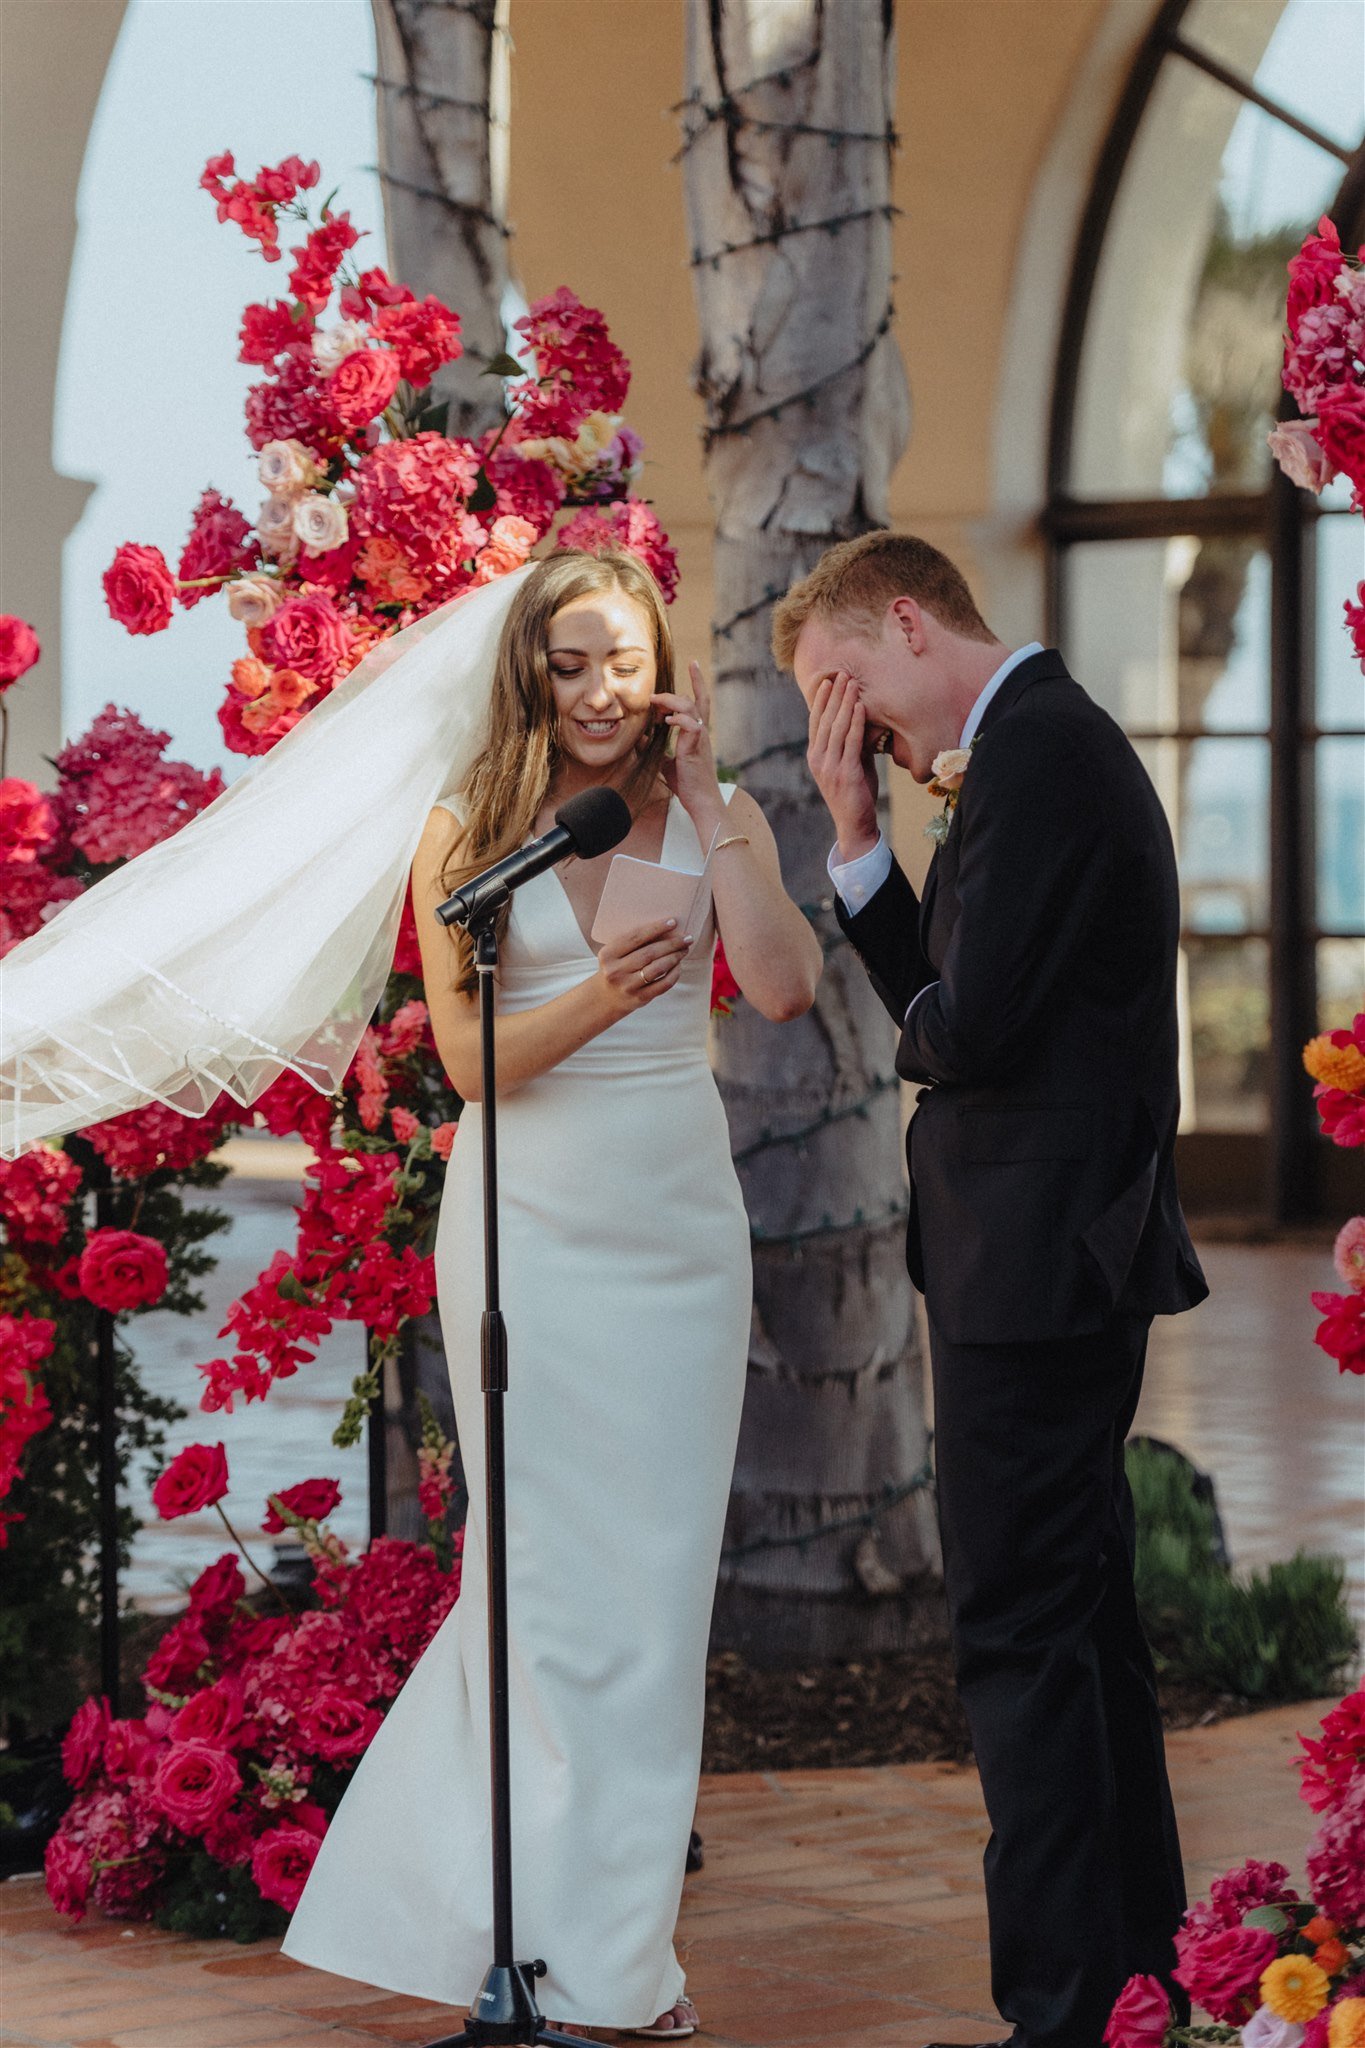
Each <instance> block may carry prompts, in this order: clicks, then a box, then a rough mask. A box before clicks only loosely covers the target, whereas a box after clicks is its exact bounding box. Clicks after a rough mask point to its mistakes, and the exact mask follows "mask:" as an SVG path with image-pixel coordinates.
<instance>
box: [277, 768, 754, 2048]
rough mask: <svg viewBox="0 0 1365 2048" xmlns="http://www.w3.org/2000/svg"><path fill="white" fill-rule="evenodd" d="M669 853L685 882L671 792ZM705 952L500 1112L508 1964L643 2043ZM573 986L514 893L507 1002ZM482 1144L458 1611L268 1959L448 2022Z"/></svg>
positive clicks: (465, 1652) (661, 1823)
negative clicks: (528, 1967) (429, 2005)
mask: <svg viewBox="0 0 1365 2048" xmlns="http://www.w3.org/2000/svg"><path fill="white" fill-rule="evenodd" d="M449 808H452V809H453V808H454V806H453V805H450V806H449ZM662 859H663V862H664V863H665V864H666V865H668V866H676V867H687V868H693V869H695V870H696V871H698V872H700V870H701V867H702V849H701V846H700V844H699V842H698V839H697V835H696V833H695V831H694V830H693V827H692V824H691V820H690V819H689V818H688V816H687V813H686V812H685V811H684V810H683V808H682V806H681V805H680V804H679V803H678V802H677V800H676V799H674V800H673V802H672V803H671V804H670V806H669V814H668V823H667V828H666V831H665V837H664V845H663V853H662ZM713 945H714V931H713V928H712V926H711V925H710V923H709V921H708V925H707V927H706V929H705V930H703V931H701V932H699V933H698V935H697V943H696V945H695V946H694V947H693V949H692V952H691V954H690V956H689V958H688V960H687V961H686V963H685V964H684V967H683V970H682V973H681V976H680V978H679V981H678V983H677V985H676V986H675V987H674V988H673V989H672V990H671V991H670V992H669V993H668V994H667V995H665V996H661V997H659V998H658V999H657V1000H656V1001H654V1002H652V1003H649V1004H646V1005H645V1007H644V1008H642V1009H640V1010H637V1011H635V1012H633V1013H632V1014H631V1015H629V1016H628V1017H626V1018H623V1019H622V1020H621V1022H619V1023H617V1024H615V1025H613V1026H612V1027H611V1028H610V1029H609V1030H607V1031H605V1032H603V1033H602V1034H601V1035H600V1036H599V1037H597V1038H595V1039H593V1040H591V1041H590V1043H589V1044H587V1045H585V1046H584V1047H583V1048H582V1049H581V1050H580V1051H578V1052H576V1053H573V1054H572V1055H571V1056H570V1057H569V1058H568V1059H566V1060H563V1061H561V1063H560V1064H559V1065H558V1066H557V1067H555V1068H553V1069H552V1070H551V1071H550V1072H549V1073H546V1074H544V1075H542V1076H540V1077H539V1078H538V1079H536V1080H534V1081H531V1082H529V1083H527V1084H526V1085H525V1086H523V1087H520V1088H517V1089H515V1090H512V1091H510V1092H509V1093H508V1094H507V1095H506V1096H500V1097H499V1101H498V1141H499V1171H500V1185H499V1193H500V1209H499V1214H500V1227H501V1255H502V1279H503V1301H504V1307H505V1313H506V1319H507V1330H508V1350H509V1391H508V1394H507V1397H506V1434H507V1501H508V1584H509V1610H510V1615H509V1622H510V1636H511V1658H510V1665H511V1779H512V1835H513V1851H514V1893H513V1901H514V1926H515V1935H516V1953H517V1957H518V1959H530V1958H532V1957H544V1958H545V1960H546V1961H547V1963H548V1965H549V1975H548V1977H547V1978H546V1979H545V1980H544V1982H543V1983H541V1984H540V1985H539V1986H538V1990H537V1995H538V1998H539V2002H540V2005H541V2009H542V2011H544V2012H546V2013H547V2014H549V2015H550V2016H551V2017H552V2018H553V2019H556V2020H572V2021H578V2022H579V2023H581V2024H584V2025H599V2026H647V2025H649V2023H650V2022H651V2021H653V2020H654V2019H655V2018H656V2016H657V2015H658V2014H660V2013H662V2012H665V2011H667V2010H668V2008H669V2007H670V2006H671V2005H672V2004H673V2003H674V2001H675V2000H676V1999H677V1998H679V1997H680V1996H681V1995H682V1992H683V1984H684V1978H683V1971H682V1969H681V1967H680V1965H679V1963H678V1960H677V1958H676V1956H675V1954H674V1950H673V1942H672V1936H673V1929H674V1924H675V1921H676V1917H677V1911H678V1902H679V1897H680V1894H681V1890H682V1880H683V1870H684V1860H685V1855H686V1849H687V1842H688V1834H689V1830H690V1828H691V1825H692V1817H693V1809H694V1803H695V1798H696V1790H697V1777H698V1771H699V1766H700V1757H701V1736H702V1711H703V1699H704V1681H705V1660H706V1645H707V1637H708V1632H709V1627H710V1618H711V1603H712V1596H713V1592H714V1587H715V1578H716V1569H717V1562H718V1558H719V1553H720V1545H721V1532H722V1527H723V1523H724V1518H725V1507H726V1500H727V1497H728V1493H729V1487H730V1479H731V1472H732V1468H733V1464H734V1456H735V1445H736V1440H737V1437H738V1431H739V1416H740V1406H741V1402H742V1399H743V1393H744V1379H745V1361H746V1355H747V1350H748V1336H749V1316H750V1296H751V1271H750V1253H749V1231H748V1224H747V1221H746V1218H745V1213H744V1207H743V1204H742V1201H741V1199H740V1192H739V1186H738V1182H737V1181H736V1178H735V1173H734V1169H733V1167H732V1165H731V1161H730V1147H729V1137H728V1132H727V1127H726V1121H725V1115H724V1111H723V1109H722V1106H721V1102H720V1098H719V1095H718V1094H717V1091H716V1087H715V1083H714V1081H713V1079H712V1075H711V1072H710V1068H709V1066H708V1063H707V1055H706V1040H707V1026H708V1017H709V1010H710V991H711V960H712V952H713ZM592 971H593V954H592V950H591V948H590V946H589V945H588V942H587V940H586V939H585V938H584V936H583V933H582V931H581V929H580V926H579V924H578V920H577V917H576V915H575V912H574V910H573V907H572V905H571V904H570V901H569V898H568V896H567V894H566V892H565V890H564V887H563V885H562V883H561V882H560V880H559V878H558V876H557V875H556V874H555V873H554V872H553V871H549V872H547V873H545V874H542V875H540V876H539V877H538V878H537V879H536V880H535V881H533V882H530V883H528V884H526V885H525V886H523V887H522V888H521V889H520V890H519V891H518V893H517V895H516V896H515V898H514V899H513V908H512V912H511V917H510V922H509V929H508V934H507V941H506V944H505V946H504V949H503V959H502V971H501V980H500V987H499V1005H500V1008H501V1009H502V1010H504V1011H509V1012H510V1011H517V1010H528V1009H532V1008H534V1007H536V1006H537V1005H539V1004H542V1003H546V1002H549V1001H550V1000H551V999H552V998H553V997H555V996H557V995H560V994H562V993H563V992H564V991H565V990H567V989H569V988H572V987H573V986H575V985H576V984H577V983H578V982H580V981H582V980H584V979H585V978H586V977H587V976H588V975H589V974H590V973H591V972H592ZM479 1124H480V1113H479V1108H478V1105H477V1104H470V1105H469V1107H468V1108H466V1110H465V1112H464V1115H463V1117H462V1119H461V1124H460V1134H459V1137H458V1139H457V1141H456V1144H455V1148H454V1150H453V1152H452V1154H451V1158H450V1164H449V1167H448V1169H447V1174H446V1182H445V1189H444V1194H443V1197H442V1202H441V1214H440V1222H439V1228H438V1233H437V1240H436V1272H437V1282H438V1292H439V1301H440V1311H441V1323H442V1329H443V1331H444V1333H445V1339H446V1346H447V1353H448V1357H449V1362H450V1374H451V1381H452V1385H453V1389H454V1396H455V1411H456V1416H457V1419H458V1425H459V1434H460V1445H461V1450H462V1453H463V1456H464V1460H465V1467H466V1471H467V1474H468V1479H469V1488H470V1510H469V1521H468V1527H467V1530H466V1536H465V1553H464V1590H463V1592H462V1594H461V1597H460V1599H459V1600H458V1601H457V1602H456V1604H455V1606H454V1608H453V1609H452V1611H451V1613H450V1615H449V1616H448V1617H447V1619H446V1621H445V1622H444V1623H443V1625H442V1627H441V1628H440V1630H439V1631H438V1633H437V1635H436V1636H435V1638H434V1639H433V1641H432V1643H431V1645H430V1647H429V1648H428V1649H427V1651H426V1653H425V1655H424V1656H423V1657H422V1659H421V1660H420V1662H419V1663H418V1665H417V1668H416V1669H415V1671H414V1672H413V1674H412V1676H411V1677H410V1679H409V1680H408V1683H407V1685H406V1686H405V1687H404V1689H403V1691H402V1693H401V1694H400V1695H399V1697H398V1699H397V1700H396V1701H395V1702H394V1704H393V1706H392V1708H391V1709H390V1711H389V1713H388V1715H387V1717H386V1719H385V1721H384V1723H383V1725H382V1727H381V1728H380V1730H379V1732H378V1734H377V1735H376V1736H375V1739H374V1741H373V1742H372V1744H371V1745H370V1748H369V1750H368V1751H367V1752H366V1754H365V1756H364V1757H363V1759H362V1760H361V1763H360V1766H359V1769H358V1770H357V1772H356V1775H355V1778H354V1780H353V1782H352V1784H351V1785H350V1787H349V1788H348V1790H347V1792H346V1795H345V1798H344V1799H343V1801H342V1803H341V1806H340V1808H339V1810H338V1812H337V1814H336V1816H335V1818H334V1820H333V1821H332V1824H331V1827H330V1828H329V1830H328V1832H327V1836H326V1839H325V1840H324V1842H323V1844H322V1848H321V1852H320V1854H319V1856H318V1859H317V1862H316V1864H315V1865H314V1868H313V1871H312V1874H311V1876H310V1878H309V1880H308V1883H307V1885H306V1887H305V1889H304V1893H303V1897H302V1899H301V1900H300V1902H299V1906H298V1908H297V1911H296V1912H295V1914H294V1917H293V1920H292V1922H291V1925H290V1928H289V1932H288V1934H287V1935H286V1937H285V1941H284V1952H285V1954H286V1955H289V1956H293V1957H295V1958H297V1959H298V1960H299V1961H301V1962H304V1963H311V1964H313V1965H315V1966H316V1967H317V1968H319V1969H324V1970H330V1971H334V1972H336V1973H338V1974H339V1975H341V1976H344V1977H354V1978H360V1979H362V1980H363V1981H365V1982H367V1983H371V1984H377V1985H382V1986H384V1987H386V1988H388V1989H391V1990H394V1991H405V1992H410V1993H414V1994H418V1995H421V1996H424V1997H428V1998H433V1999H440V2000H443V2001H445V2002H446V2003H449V2004H452V2005H467V2004H469V2003H471V2002H472V2001H473V1999H474V1997H475V1995H476V1993H477V1991H478V1988H479V1985H480V1982H481V1981H482V1978H483V1975H484V1972H485V1970H486V1969H487V1967H488V1964H489V1963H490V1961H491V1960H492V1904H491V1890H492V1887H491V1876H490V1860H489V1859H490V1847H489V1820H488V1803H489V1762H488V1690H487V1644H486V1607H485V1596H484V1583H485V1580H484V1574H485V1553H484V1493H483V1488H484V1472H483V1402H482V1396H481V1393H480V1388H479V1320H480V1314H481V1310H482V1305H483V1265H482V1256H483V1251H482V1247H483V1239H482V1210H481V1185H482V1180H481V1167H480V1129H479Z"/></svg>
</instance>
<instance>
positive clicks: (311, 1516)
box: [261, 1479, 341, 1536]
mask: <svg viewBox="0 0 1365 2048" xmlns="http://www.w3.org/2000/svg"><path fill="white" fill-rule="evenodd" d="M340 1499H341V1482H340V1480H339V1479H301V1480H300V1481H299V1483H298V1485H297V1486H286V1487H284V1488H283V1489H282V1490H281V1491H280V1492H279V1493H277V1494H275V1495H274V1496H273V1498H272V1500H271V1501H269V1502H267V1504H266V1514H265V1520H264V1521H263V1522H262V1524H261V1527H262V1529H263V1530H264V1531H265V1533H266V1535H267V1536H278V1535H279V1534H280V1532H281V1530H283V1529H284V1528H286V1527H287V1526H288V1525H287V1524H286V1523H285V1522H284V1521H283V1520H282V1519H281V1517H280V1515H279V1512H278V1511H277V1509H276V1508H275V1506H274V1501H276V1500H281V1501H283V1502H284V1505H285V1506H286V1507H287V1508H288V1509H289V1511H290V1513H291V1514H294V1515H301V1516H302V1517H303V1519H304V1521H305V1522H321V1521H324V1520H325V1519H326V1517H327V1516H328V1515H330V1514H331V1512H332V1510H333V1508H335V1507H336V1505H337V1503H338V1501H339V1500H340Z"/></svg>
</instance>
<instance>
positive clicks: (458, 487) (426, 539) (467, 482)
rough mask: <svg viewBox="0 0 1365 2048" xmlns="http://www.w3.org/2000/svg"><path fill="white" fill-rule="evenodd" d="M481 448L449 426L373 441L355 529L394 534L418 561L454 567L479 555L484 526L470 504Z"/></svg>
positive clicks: (362, 533) (363, 466) (358, 490)
mask: <svg viewBox="0 0 1365 2048" xmlns="http://www.w3.org/2000/svg"><path fill="white" fill-rule="evenodd" d="M478 473H479V451H478V449H477V448H475V447H474V445H473V444H472V443H471V442H469V441H453V440H447V439H446V437H445V435H444V434H415V435H413V437H412V438H411V439H410V440H407V441H384V442H381V444H380V445H379V447H377V448H374V449H371V451H370V452H369V454H368V455H366V456H365V457H364V458H363V459H362V461H361V463H360V465H359V468H358V469H357V471H356V477H355V501H354V503H353V505H352V507H351V530H352V532H353V533H355V534H356V535H358V536H359V537H360V538H361V539H362V540H364V539H367V538H368V537H370V536H371V535H374V536H377V537H384V538H387V539H390V540H393V541H395V542H396V543H397V544H398V546H399V547H400V548H401V549H402V550H403V553H404V554H405V555H406V556H407V558H408V560H409V562H410V563H411V564H412V566H413V568H414V569H416V570H417V571H418V572H419V573H422V574H429V573H432V572H434V571H436V570H437V569H438V568H442V567H445V568H449V567H450V566H451V564H452V563H453V562H454V561H455V560H456V559H457V558H458V557H459V554H460V551H461V550H463V552H464V553H465V554H468V555H472V554H473V553H474V552H475V551H476V549H477V548H478V547H479V545H480V544H481V543H482V540H483V528H482V526H481V525H480V524H479V522H478V520H476V519H474V518H473V517H472V515H470V514H469V513H468V512H467V510H466V500H467V499H468V498H469V497H470V496H471V494H472V493H473V490H474V487H475V484H476V483H477V481H478Z"/></svg>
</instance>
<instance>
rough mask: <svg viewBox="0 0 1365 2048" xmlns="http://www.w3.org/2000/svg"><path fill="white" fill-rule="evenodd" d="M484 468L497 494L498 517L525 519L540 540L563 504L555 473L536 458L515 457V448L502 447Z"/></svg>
mask: <svg viewBox="0 0 1365 2048" xmlns="http://www.w3.org/2000/svg"><path fill="white" fill-rule="evenodd" d="M484 467H485V470H486V472H487V475H488V481H489V482H490V484H491V485H492V486H493V489H494V491H495V492H496V493H497V500H498V502H497V507H496V510H497V513H498V515H499V516H500V517H502V516H506V515H511V516H513V517H515V518H517V519H526V520H529V521H530V523H531V525H532V526H534V528H535V530H536V538H537V540H540V539H542V538H543V537H544V535H545V534H547V533H548V532H549V531H550V528H551V526H552V525H553V524H554V516H555V513H556V512H557V511H558V510H559V508H560V506H561V505H562V504H563V503H564V479H563V477H562V476H561V475H560V473H559V471H558V470H557V469H555V468H554V467H553V466H552V465H551V464H550V463H548V462H542V461H540V460H539V458H538V457H536V456H531V455H519V454H518V453H517V450H516V448H515V447H511V448H509V447H507V446H506V444H504V445H503V446H502V447H501V448H499V449H498V451H497V453H496V455H494V456H492V457H491V458H490V459H489V460H488V462H486V463H485V465H484ZM486 516H487V515H485V517H486Z"/></svg>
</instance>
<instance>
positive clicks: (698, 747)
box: [652, 661, 725, 838]
mask: <svg viewBox="0 0 1365 2048" xmlns="http://www.w3.org/2000/svg"><path fill="white" fill-rule="evenodd" d="M687 673H688V675H689V676H690V677H691V680H692V695H691V696H690V697H683V696H677V695H673V694H671V693H670V692H668V691H666V690H665V691H660V692H659V693H658V694H657V695H656V696H655V697H654V698H653V699H652V703H653V708H654V712H655V715H656V717H662V718H663V719H665V720H666V722H667V723H668V724H669V725H671V726H672V727H673V730H674V732H675V733H676V734H677V742H676V744H675V746H674V750H673V758H672V760H671V761H665V762H664V764H663V770H662V773H663V778H664V781H665V782H666V783H667V784H668V786H669V788H670V789H671V790H672V792H673V794H674V796H676V797H677V799H678V801H679V803H680V804H681V805H682V807H683V809H684V810H685V811H686V812H687V814H688V816H689V817H690V818H691V820H692V822H693V824H694V825H696V826H697V828H698V831H699V832H701V831H702V826H703V823H705V826H706V828H707V830H708V831H709V829H710V827H711V825H712V824H713V823H714V822H715V819H716V817H717V816H723V815H724V811H725V799H724V798H723V797H722V795H721V793H720V779H719V777H718V776H717V774H716V757H715V753H714V752H713V750H712V746H711V735H710V732H709V731H708V729H707V728H708V723H709V720H710V715H711V694H710V691H709V690H708V689H707V687H706V679H705V677H704V676H703V675H702V672H701V664H700V662H696V661H689V663H688V664H687ZM702 836H703V838H704V837H705V834H704V833H703V834H702Z"/></svg>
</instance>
